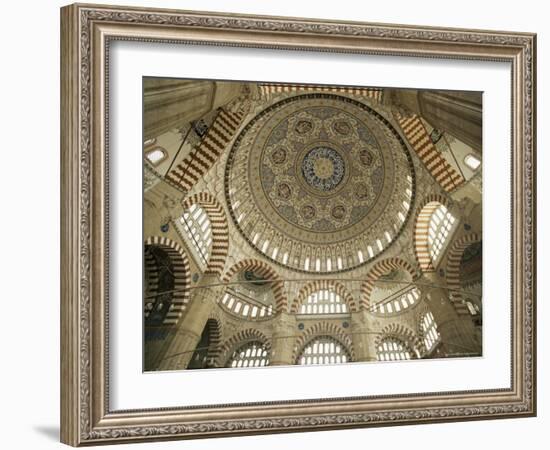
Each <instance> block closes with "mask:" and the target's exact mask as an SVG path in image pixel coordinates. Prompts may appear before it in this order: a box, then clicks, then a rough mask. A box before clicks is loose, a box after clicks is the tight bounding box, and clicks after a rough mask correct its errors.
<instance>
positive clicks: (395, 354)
mask: <svg viewBox="0 0 550 450" xmlns="http://www.w3.org/2000/svg"><path fill="white" fill-rule="evenodd" d="M376 353H377V356H378V360H379V361H403V360H407V359H411V358H412V351H411V350H410V349H409V347H408V346H407V345H406V344H405V343H404V342H402V341H401V340H399V339H396V338H386V339H383V340H382V342H380V344H378V347H377V348H376Z"/></svg>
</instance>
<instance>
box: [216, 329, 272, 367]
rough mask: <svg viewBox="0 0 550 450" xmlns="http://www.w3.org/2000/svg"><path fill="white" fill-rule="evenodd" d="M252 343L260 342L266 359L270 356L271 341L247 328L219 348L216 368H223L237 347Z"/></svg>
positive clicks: (257, 331) (254, 330)
mask: <svg viewBox="0 0 550 450" xmlns="http://www.w3.org/2000/svg"><path fill="white" fill-rule="evenodd" d="M253 341H258V342H261V343H262V344H263V345H264V347H265V349H266V350H267V354H268V357H270V356H271V341H270V340H269V339H268V338H267V336H266V335H265V334H264V333H262V332H261V331H260V330H258V329H256V328H247V329H245V330H241V331H238V332H237V333H235V334H234V335H233V336H231V337H230V338H229V339H227V341H225V342H224V343H223V345H221V346H220V351H219V356H218V359H217V363H216V367H225V365H226V364H227V362H228V360H229V358H230V357H231V355H232V353H233V352H234V351H235V350H236V349H237V348H238V347H240V346H241V345H244V344H246V343H248V342H253Z"/></svg>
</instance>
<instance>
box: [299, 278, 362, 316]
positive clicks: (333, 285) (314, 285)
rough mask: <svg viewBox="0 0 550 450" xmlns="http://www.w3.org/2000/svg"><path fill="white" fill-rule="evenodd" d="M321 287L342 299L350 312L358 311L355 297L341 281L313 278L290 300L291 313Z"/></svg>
mask: <svg viewBox="0 0 550 450" xmlns="http://www.w3.org/2000/svg"><path fill="white" fill-rule="evenodd" d="M321 289H327V290H331V291H333V292H335V293H336V294H338V295H339V296H340V297H341V298H342V299H343V300H344V302H345V303H346V305H347V306H348V308H349V310H350V311H351V312H357V311H359V307H358V305H357V303H356V301H355V298H354V297H353V295H351V293H350V292H349V291H348V290H347V289H346V288H345V287H344V285H343V284H342V283H340V282H338V281H335V280H315V281H312V282H310V283H308V284H306V285H305V286H304V287H303V288H302V289H300V292H299V293H298V295H297V297H296V298H295V299H294V301H293V302H292V305H291V307H290V312H291V313H293V314H297V313H298V311H299V308H300V305H301V304H302V303H304V302H305V301H306V299H307V298H308V297H309V296H310V295H311V294H313V293H314V292H317V291H319V290H321Z"/></svg>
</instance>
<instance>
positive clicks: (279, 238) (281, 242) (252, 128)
mask: <svg viewBox="0 0 550 450" xmlns="http://www.w3.org/2000/svg"><path fill="white" fill-rule="evenodd" d="M225 170H226V172H225V193H226V198H227V204H228V205H229V210H230V213H231V216H232V217H233V220H234V222H235V225H236V227H237V228H238V229H239V231H240V232H241V234H242V235H243V236H244V237H245V239H246V240H247V241H248V242H249V243H250V245H252V246H253V247H254V248H255V249H256V250H257V251H258V252H260V253H262V254H263V255H264V256H265V257H267V258H268V259H271V260H272V261H273V262H275V263H277V264H282V265H285V266H286V267H289V268H292V269H295V270H299V271H305V272H311V271H315V272H321V273H323V272H337V271H342V270H349V269H352V268H354V267H357V266H359V265H361V264H364V263H366V262H368V261H369V256H367V255H371V254H372V255H373V256H377V255H378V254H379V253H380V250H379V247H380V245H382V247H383V249H385V248H386V247H388V246H390V245H391V244H392V243H393V241H394V240H395V239H396V238H397V237H398V235H399V233H400V231H401V229H402V227H403V225H404V223H405V222H406V218H407V217H408V216H409V212H410V211H409V209H410V205H412V204H413V200H414V199H413V198H412V197H413V196H414V190H415V189H414V180H415V176H414V167H413V164H412V159H411V157H410V155H409V153H408V150H407V147H406V145H405V144H404V142H403V141H402V139H401V137H400V135H399V133H398V132H397V131H396V130H395V129H394V128H393V126H392V125H391V123H390V122H389V121H388V120H387V119H386V118H385V117H384V116H383V115H382V114H380V113H379V112H377V111H375V110H374V109H373V108H372V107H370V106H368V105H366V104H363V103H361V102H359V101H356V100H354V99H352V98H349V97H341V96H338V95H334V94H328V93H311V94H304V95H298V96H289V97H287V98H285V99H283V100H280V101H278V102H276V103H273V104H271V105H270V106H268V107H267V108H266V109H264V110H263V111H261V112H260V113H259V114H257V115H256V116H255V117H254V118H252V120H250V121H249V122H248V124H247V125H246V126H245V127H244V129H243V130H242V131H241V133H240V134H239V136H237V138H236V140H235V142H234V144H233V147H232V148H231V150H230V153H229V155H228V159H227V164H226V169H225ZM258 219H260V220H258ZM388 231H389V232H390V233H389V234H390V236H391V239H388V238H387V234H386V232H388ZM377 240H379V241H380V242H381V244H378V242H377ZM369 248H370V249H369ZM343 249H345V250H343ZM343 251H345V252H348V253H350V252H351V253H350V254H349V255H347V254H346V255H342V254H341V253H342V252H343ZM274 255H275V256H274ZM339 255H341V256H343V258H340V260H341V261H340V262H338V256H339ZM306 261H308V262H307V263H306Z"/></svg>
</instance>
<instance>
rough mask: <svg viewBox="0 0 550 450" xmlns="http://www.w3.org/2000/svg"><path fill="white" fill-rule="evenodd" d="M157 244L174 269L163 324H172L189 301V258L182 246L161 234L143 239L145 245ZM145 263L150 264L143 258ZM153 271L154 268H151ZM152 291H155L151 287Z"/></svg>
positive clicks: (176, 320)
mask: <svg viewBox="0 0 550 450" xmlns="http://www.w3.org/2000/svg"><path fill="white" fill-rule="evenodd" d="M153 245H155V246H158V247H161V248H162V249H163V250H165V251H166V253H168V255H169V256H170V258H171V260H172V264H173V269H174V294H173V296H172V304H171V308H170V311H168V313H167V314H166V317H165V318H164V321H163V324H165V325H174V324H176V323H177V322H178V320H179V319H180V317H181V316H182V314H183V312H184V311H185V308H186V307H187V304H188V303H189V296H190V291H189V289H188V288H189V286H191V269H190V266H189V260H188V258H187V254H186V253H185V250H184V249H183V247H181V246H180V245H179V244H178V243H176V242H174V241H172V240H171V239H169V238H167V237H163V236H150V237H148V238H147V239H146V240H145V246H146V247H147V246H153ZM145 264H152V262H151V261H150V260H147V258H146V259H145ZM151 268H152V269H153V273H154V271H156V268H153V267H151ZM157 288H158V286H157ZM153 292H154V293H157V292H156V290H155V289H153Z"/></svg>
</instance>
